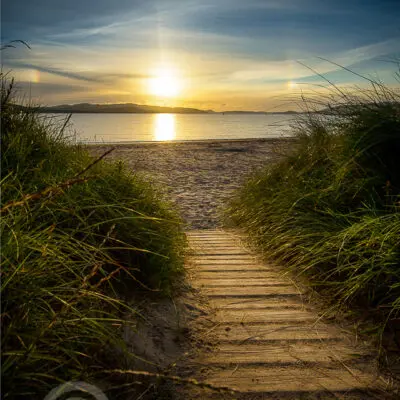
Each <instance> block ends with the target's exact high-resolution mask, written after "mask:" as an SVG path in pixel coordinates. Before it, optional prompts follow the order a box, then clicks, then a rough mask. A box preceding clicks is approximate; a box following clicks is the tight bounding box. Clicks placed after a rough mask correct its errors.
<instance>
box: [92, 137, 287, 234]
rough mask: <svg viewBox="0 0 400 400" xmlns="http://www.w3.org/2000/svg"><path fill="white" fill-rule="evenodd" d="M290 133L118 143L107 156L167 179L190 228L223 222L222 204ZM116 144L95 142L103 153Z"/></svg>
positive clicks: (97, 150)
mask: <svg viewBox="0 0 400 400" xmlns="http://www.w3.org/2000/svg"><path fill="white" fill-rule="evenodd" d="M292 143H293V141H292V140H290V139H253V140H235V141H231V140H229V141H202V142H201V141H199V142H179V143H173V142H171V143H166V142H162V143H160V142H158V143H157V142H152V143H138V144H123V145H116V146H115V150H114V151H113V152H112V153H111V154H110V155H109V156H108V158H113V159H122V160H124V161H126V162H127V164H128V165H129V166H130V167H131V168H132V170H133V171H138V172H143V173H145V174H146V175H147V176H149V177H150V179H152V180H154V181H156V182H160V183H162V184H164V185H163V186H164V190H165V192H166V194H167V195H168V196H169V197H170V198H172V199H173V201H174V202H175V203H176V205H177V207H178V208H179V210H180V211H181V213H182V216H183V218H184V219H185V221H186V222H187V224H188V228H190V229H204V228H213V227H217V226H220V223H219V221H218V208H219V207H220V206H221V205H223V204H224V203H225V202H226V199H227V198H228V197H229V196H230V195H231V193H232V191H233V190H234V189H236V188H238V187H239V186H240V184H241V183H242V182H243V180H244V178H245V177H246V176H248V175H249V174H250V173H251V172H252V171H253V170H254V169H259V168H261V167H262V166H263V165H265V164H266V163H268V162H272V161H274V160H276V159H277V158H279V157H280V155H281V154H282V153H283V152H285V151H287V149H288V148H290V146H291V145H292ZM110 147H112V145H91V146H88V148H89V150H90V152H91V153H92V154H93V155H95V156H99V155H101V154H103V153H104V152H105V151H106V150H107V149H109V148H110Z"/></svg>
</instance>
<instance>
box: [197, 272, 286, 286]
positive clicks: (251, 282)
mask: <svg viewBox="0 0 400 400" xmlns="http://www.w3.org/2000/svg"><path fill="white" fill-rule="evenodd" d="M195 285H196V286H204V287H219V286H266V285H269V286H287V285H288V282H287V281H284V280H282V279H279V278H278V279H274V278H237V277H236V275H234V277H233V278H231V279H229V278H226V279H212V278H211V279H210V278H206V279H196V281H195Z"/></svg>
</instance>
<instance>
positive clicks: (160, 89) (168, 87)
mask: <svg viewBox="0 0 400 400" xmlns="http://www.w3.org/2000/svg"><path fill="white" fill-rule="evenodd" d="M181 89H182V83H181V81H180V80H179V78H178V77H177V76H176V74H174V73H173V72H172V71H169V70H161V71H159V72H158V73H157V74H156V75H155V76H154V77H153V78H150V79H149V92H150V93H151V94H153V95H155V96H160V97H176V96H177V95H178V94H179V93H180V91H181Z"/></svg>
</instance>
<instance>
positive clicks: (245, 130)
mask: <svg viewBox="0 0 400 400" xmlns="http://www.w3.org/2000/svg"><path fill="white" fill-rule="evenodd" d="M56 118H60V119H62V118H65V116H64V115H58V116H56ZM292 119H293V115H278V114H268V115H250V114H247V115H232V114H230V115H222V114H74V115H73V116H72V118H71V122H72V126H70V133H72V132H73V131H75V132H76V140H77V141H79V142H86V143H88V142H100V143H101V142H105V143H110V142H113V143H115V142H133V141H162V140H204V139H249V138H276V137H282V136H290V127H289V124H290V121H291V120H292Z"/></svg>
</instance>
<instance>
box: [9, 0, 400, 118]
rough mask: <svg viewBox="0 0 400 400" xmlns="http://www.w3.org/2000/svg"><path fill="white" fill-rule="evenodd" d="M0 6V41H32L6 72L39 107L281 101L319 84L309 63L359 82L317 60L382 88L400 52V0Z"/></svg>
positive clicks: (272, 105)
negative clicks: (163, 87) (375, 78)
mask: <svg viewBox="0 0 400 400" xmlns="http://www.w3.org/2000/svg"><path fill="white" fill-rule="evenodd" d="M1 12H2V13H1V23H2V24H1V27H2V43H3V44H5V43H7V42H8V41H10V40H14V39H22V40H25V41H27V42H28V43H29V44H30V46H31V50H28V49H26V48H24V47H23V46H20V45H18V46H17V48H16V49H6V50H3V51H2V54H1V55H2V63H3V70H9V69H11V70H12V74H14V75H15V76H16V78H17V80H18V82H19V87H20V88H21V92H23V91H27V90H28V91H29V92H28V93H29V96H30V97H31V98H32V99H33V100H34V101H37V102H40V103H42V104H59V103H77V102H96V103H104V102H135V103H145V104H161V105H162V104H165V105H179V106H191V107H199V108H207V109H208V108H212V109H216V110H223V109H253V110H267V111H269V110H273V109H287V108H293V107H294V105H291V104H290V101H291V99H293V98H295V96H296V95H298V93H299V91H300V88H301V89H302V90H304V91H306V90H307V88H310V90H312V88H316V87H317V86H313V85H319V84H321V83H323V81H322V79H321V77H320V76H318V75H316V74H315V73H314V72H313V71H312V70H311V69H309V68H307V67H306V66H309V67H310V68H312V69H313V70H315V71H317V72H318V73H321V74H324V75H325V76H326V77H327V78H328V79H330V80H333V81H334V82H335V83H336V84H338V85H343V86H351V85H354V84H358V85H360V84H364V82H363V80H362V79H360V78H358V77H357V76H355V75H352V74H350V73H348V72H346V71H343V70H341V69H340V68H338V67H337V66H336V65H333V64H330V63H329V62H326V61H324V60H321V59H320V58H319V57H322V58H325V59H328V60H331V61H333V62H336V63H339V64H340V65H343V66H345V67H350V68H351V69H353V70H355V71H356V72H359V73H362V74H366V75H369V76H379V78H380V79H381V80H383V81H384V82H385V83H387V84H388V85H395V84H396V81H395V80H394V77H393V76H394V72H395V71H396V66H395V64H393V63H391V62H388V61H389V60H393V59H396V58H400V40H399V39H400V23H399V22H400V2H399V1H398V0H395V1H394V0H382V1H368V0H364V1H361V0H347V1H342V0H338V1H325V2H323V1H316V0H246V1H243V0H240V1H239V0H196V1H195V0H147V1H139V0H113V1H112V0H80V1H78V0H69V1H68V2H66V1H59V0H52V1H50V0H35V1H32V0H30V1H28V0H3V1H2V4H1ZM305 65H306V66H305ZM167 75H168V77H170V76H173V78H168V77H167V78H165V77H164V78H162V77H161V78H160V76H167ZM155 79H156V81H155V82H156V84H159V85H163V84H164V83H165V82H166V80H168V79H170V80H171V82H172V83H171V85H176V86H177V87H179V90H178V89H177V90H176V91H170V93H169V92H168V91H164V92H165V93H161V94H160V93H158V92H162V91H158V92H157V90H154V84H153V86H152V85H151V82H152V80H153V81H154V80H155ZM157 79H158V80H157ZM157 82H158V83H157ZM167 84H168V82H167ZM151 88H153V89H151ZM172 92H173V93H174V94H173V95H172ZM166 93H169V95H165V94H166Z"/></svg>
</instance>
